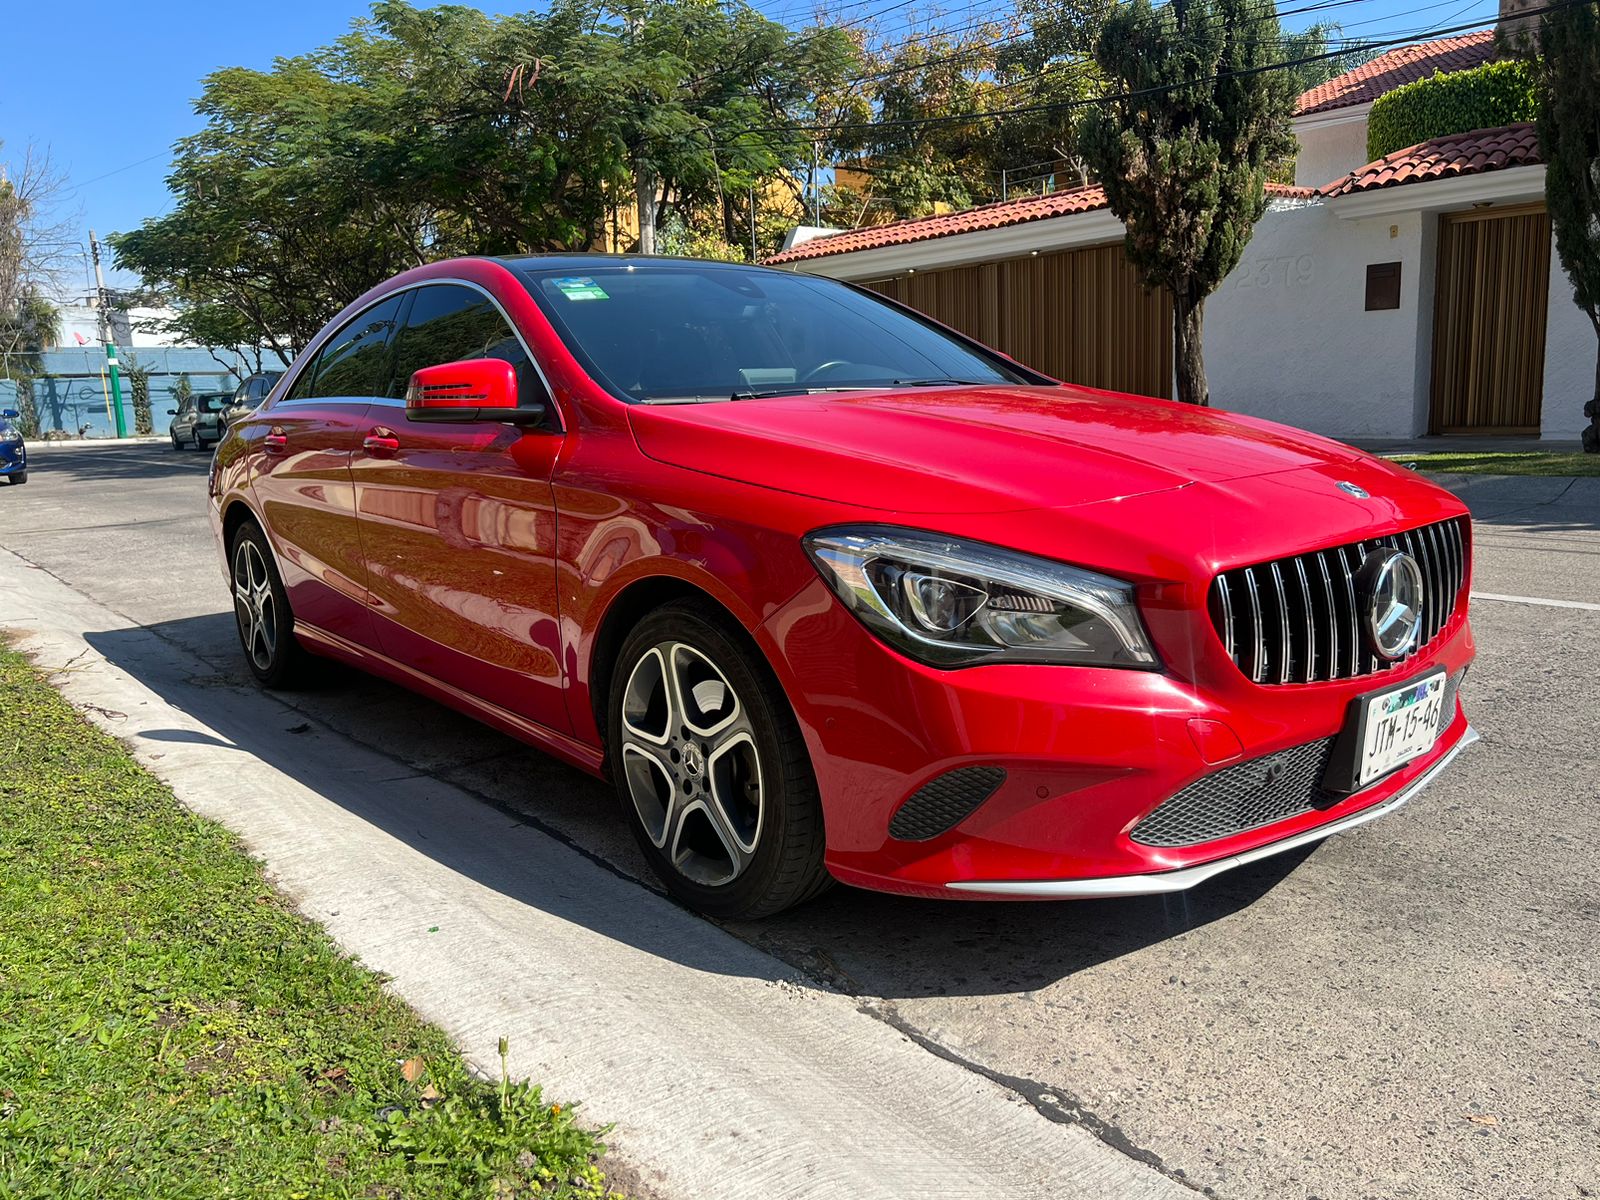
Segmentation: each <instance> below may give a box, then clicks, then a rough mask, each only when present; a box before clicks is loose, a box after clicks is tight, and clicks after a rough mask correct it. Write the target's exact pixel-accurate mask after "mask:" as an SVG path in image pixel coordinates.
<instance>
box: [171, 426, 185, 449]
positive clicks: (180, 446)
mask: <svg viewBox="0 0 1600 1200" xmlns="http://www.w3.org/2000/svg"><path fill="white" fill-rule="evenodd" d="M168 432H169V433H171V431H170V430H169V431H168ZM171 436H172V448H173V449H174V450H182V449H183V443H182V442H180V441H179V440H178V435H177V434H175V433H172V434H171Z"/></svg>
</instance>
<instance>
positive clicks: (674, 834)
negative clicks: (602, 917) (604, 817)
mask: <svg viewBox="0 0 1600 1200" xmlns="http://www.w3.org/2000/svg"><path fill="white" fill-rule="evenodd" d="M621 735H622V736H621V741H622V746H621V759H622V773H623V777H624V782H625V785H626V787H627V790H628V796H629V798H630V799H631V800H632V802H633V806H634V809H635V811H636V812H637V813H638V815H639V820H640V822H641V823H642V824H643V826H644V832H645V835H646V836H647V837H648V838H649V839H650V841H651V843H652V844H653V845H654V846H655V847H656V849H657V850H659V851H661V853H662V854H663V855H665V856H666V858H667V860H668V862H670V863H671V865H672V866H673V868H674V869H675V870H677V871H678V872H679V873H680V874H681V875H682V876H683V877H684V878H685V879H688V880H691V881H693V882H694V883H698V884H700V885H702V886H705V887H722V886H725V885H727V884H730V883H732V882H733V881H734V880H735V879H737V878H738V877H739V876H740V875H742V874H743V873H744V871H745V869H746V868H747V867H748V866H749V865H750V862H751V860H752V859H753V858H754V857H755V854H756V849H757V846H758V844H759V842H760V838H761V832H762V825H763V815H764V813H763V808H764V805H763V801H764V794H763V790H762V780H761V756H760V753H759V751H758V750H757V748H756V738H755V730H754V727H753V726H752V724H751V721H750V716H749V714H748V712H747V710H746V708H745V705H744V704H743V703H742V702H741V700H740V698H739V696H738V694H737V693H736V692H735V691H734V688H733V685H732V684H731V683H729V681H728V677H727V675H725V674H724V673H723V672H722V670H720V669H719V668H718V667H717V665H716V664H715V663H714V662H712V661H711V659H710V658H709V657H707V656H706V654H705V653H704V652H703V651H701V650H699V649H697V648H695V647H694V646H691V645H689V644H687V643H685V642H678V641H667V642H662V643H659V644H657V645H655V646H652V647H651V648H650V649H648V650H647V651H645V653H644V654H642V655H641V656H640V657H639V658H638V660H637V661H636V662H635V664H634V667H633V671H632V672H631V674H630V675H629V677H628V682H627V686H626V687H625V689H624V691H623V696H622V728H621Z"/></svg>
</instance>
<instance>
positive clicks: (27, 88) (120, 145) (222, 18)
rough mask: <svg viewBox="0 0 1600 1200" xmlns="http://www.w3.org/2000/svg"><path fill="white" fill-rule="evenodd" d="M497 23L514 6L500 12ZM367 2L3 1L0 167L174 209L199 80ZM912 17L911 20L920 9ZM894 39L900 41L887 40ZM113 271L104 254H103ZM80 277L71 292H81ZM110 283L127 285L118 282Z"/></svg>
mask: <svg viewBox="0 0 1600 1200" xmlns="http://www.w3.org/2000/svg"><path fill="white" fill-rule="evenodd" d="M756 4H757V7H759V8H762V9H764V10H765V11H767V12H768V13H769V14H770V15H773V16H776V17H779V18H785V19H789V20H791V21H792V20H793V19H794V16H795V14H797V13H804V12H806V11H807V6H805V5H804V4H803V3H801V2H800V0H756ZM841 6H842V7H843V8H844V9H845V12H844V14H843V17H844V19H845V20H846V21H849V20H851V19H853V18H855V17H858V16H862V15H871V14H873V13H875V12H878V11H879V10H884V9H891V10H894V15H892V16H887V15H886V16H885V17H883V18H882V22H883V23H884V24H887V23H888V22H891V21H898V20H903V19H904V17H905V15H906V10H905V8H904V6H903V5H900V4H897V3H892V2H891V0H855V2H851V0H842V5H841V4H840V3H836V4H834V5H831V6H830V7H833V8H836V9H837V8H839V7H841ZM478 7H481V8H485V9H488V10H489V11H504V10H506V9H508V8H512V9H514V8H516V7H518V6H516V5H514V4H507V3H505V2H504V0H502V2H501V3H498V4H480V5H479V6H478ZM942 7H943V8H944V9H945V10H946V11H948V12H949V13H951V14H952V15H951V18H950V19H951V21H952V22H959V21H962V20H970V19H971V17H970V15H962V14H971V13H974V12H982V11H984V10H985V9H986V8H989V7H994V8H997V9H998V8H999V7H1001V3H1000V0H977V2H976V3H974V0H942ZM1278 8H1279V11H1280V12H1281V13H1283V14H1284V25H1285V26H1286V27H1287V28H1291V29H1298V28H1302V27H1304V26H1305V25H1306V24H1307V23H1308V22H1310V21H1313V20H1315V19H1317V18H1319V17H1321V18H1326V19H1332V20H1338V21H1340V22H1342V23H1343V24H1344V25H1345V27H1346V30H1347V33H1348V34H1349V35H1350V36H1353V37H1362V38H1377V37H1392V36H1400V35H1402V34H1405V35H1409V34H1412V33H1416V34H1419V35H1423V36H1425V35H1426V33H1427V31H1428V30H1430V29H1437V28H1445V27H1453V26H1456V25H1461V24H1464V23H1465V22H1468V21H1472V20H1477V19H1488V18H1490V17H1492V16H1493V14H1494V12H1495V9H1496V0H1442V2H1435V0H1279V4H1278ZM367 10H368V5H367V3H366V0H273V2H272V3H270V4H267V3H258V4H245V3H239V2H238V0H209V2H201V0H122V2H121V3H117V4H111V3H105V2H102V0H80V2H78V3H75V4H72V5H70V6H68V7H66V8H61V9H58V8H55V7H54V6H53V5H49V4H38V3H24V0H0V27H3V28H4V29H5V31H6V40H7V41H8V43H9V44H10V46H11V48H12V52H11V53H9V54H8V55H7V56H6V62H5V65H4V67H3V69H0V142H3V143H4V145H3V146H0V161H3V160H5V159H9V158H11V157H12V156H14V155H16V154H17V152H18V151H20V150H21V149H22V148H23V147H24V146H25V145H26V144H27V143H29V142H30V141H31V142H33V143H35V144H36V145H37V146H39V147H43V148H48V149H49V151H50V153H51V155H52V157H53V159H54V162H55V165H56V166H57V168H59V169H60V170H61V171H63V172H64V173H65V174H66V176H67V186H68V188H69V189H71V190H70V192H69V193H68V194H67V195H66V196H65V197H64V198H63V201H64V202H63V204H62V212H61V215H62V216H63V217H68V218H72V219H73V221H74V223H75V224H76V225H78V226H79V227H81V231H82V232H81V234H80V236H81V237H82V238H83V240H84V242H85V244H87V240H88V230H89V229H91V228H92V229H94V230H95V232H96V233H97V234H98V235H99V236H100V237H101V238H102V239H103V238H104V237H105V235H106V234H108V233H111V232H118V231H124V230H128V229H132V228H134V227H136V226H137V225H138V224H139V222H140V221H142V220H143V219H145V218H146V217H153V216H159V215H161V214H162V213H164V212H166V211H168V209H169V208H170V206H171V197H170V196H169V195H168V193H167V190H166V185H165V183H164V182H163V180H164V178H165V176H166V174H167V170H168V167H169V165H170V163H171V146H172V144H173V142H175V141H176V140H177V139H178V138H180V137H183V136H184V135H185V134H188V133H192V132H194V131H195V129H196V128H198V126H199V120H198V118H196V117H195V115H194V110H193V102H194V98H195V97H196V96H198V95H199V93H200V80H201V79H202V78H203V77H204V76H205V75H206V74H208V73H209V72H211V71H213V70H216V69H217V68H219V67H225V66H246V67H254V68H260V69H265V68H267V67H270V66H271V64H272V60H273V59H274V58H276V57H279V56H285V55H294V54H301V53H304V52H305V51H307V50H310V49H313V48H315V47H317V46H321V45H325V44H327V43H328V42H330V41H332V40H333V39H334V38H336V37H338V36H339V35H340V34H341V33H343V32H345V31H346V30H347V29H348V28H349V25H350V22H351V21H352V20H353V19H355V18H356V17H360V16H364V15H365V14H366V12H367ZM913 11H914V10H913ZM885 32H892V31H890V30H885ZM107 263H108V266H109V256H107ZM84 275H86V271H84V270H80V271H76V272H74V274H73V279H72V282H73V286H74V288H76V287H77V286H78V284H79V282H80V281H81V282H82V283H83V285H84V290H88V287H89V286H90V285H89V284H88V282H87V280H86V279H82V278H81V277H82V276H84ZM108 282H110V283H112V285H113V286H116V285H119V284H121V285H126V284H131V283H133V282H135V281H134V280H133V279H132V278H130V277H127V276H123V275H120V274H119V273H116V272H113V273H112V275H111V277H110V278H109V279H108Z"/></svg>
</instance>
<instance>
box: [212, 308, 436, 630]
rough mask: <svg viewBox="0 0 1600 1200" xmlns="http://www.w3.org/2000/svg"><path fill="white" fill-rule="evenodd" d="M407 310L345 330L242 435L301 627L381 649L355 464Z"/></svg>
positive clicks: (384, 311) (381, 311)
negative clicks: (371, 603) (353, 473)
mask: <svg viewBox="0 0 1600 1200" xmlns="http://www.w3.org/2000/svg"><path fill="white" fill-rule="evenodd" d="M404 302H405V296H404V295H403V294H402V295H397V296H392V297H390V298H388V299H386V300H381V301H379V302H378V303H377V304H375V305H372V306H371V307H369V308H367V309H365V310H363V311H362V312H360V313H358V314H357V315H356V316H355V317H353V318H351V319H350V320H349V321H347V322H345V324H344V325H343V326H341V327H340V328H339V329H338V330H336V331H335V332H334V333H333V334H332V335H331V336H330V337H328V338H327V339H326V341H325V342H324V343H323V346H322V349H321V350H320V351H319V352H318V353H317V355H316V356H315V358H314V359H312V360H311V361H310V362H308V363H307V364H306V365H305V367H303V368H302V370H301V371H300V373H299V375H298V376H297V377H296V378H295V380H294V382H293V384H292V385H291V387H290V390H289V392H288V393H287V394H286V395H285V396H284V398H283V399H281V400H279V401H278V402H277V403H276V404H274V405H272V407H270V408H268V409H264V410H258V411H257V412H256V413H255V414H254V415H252V416H250V417H248V418H247V419H246V420H245V422H244V425H243V428H242V429H241V435H242V436H243V437H244V438H245V440H246V442H247V443H248V444H249V445H250V447H251V452H252V456H253V458H254V459H255V462H256V470H255V474H254V478H253V481H252V486H253V488H254V491H255V496H256V502H257V503H258V504H259V505H260V507H261V511H262V514H263V515H264V516H265V518H266V521H267V528H268V530H269V532H270V533H271V535H272V538H273V542H274V545H275V546H276V548H277V551H278V566H279V568H280V569H281V571H282V573H283V581H284V585H285V587H286V588H287V589H288V592H289V604H290V607H292V608H293V609H294V614H295V620H296V622H297V623H303V624H309V625H312V626H315V627H316V628H318V629H320V630H322V631H323V632H325V633H329V634H332V635H333V636H335V637H337V638H342V639H344V640H346V641H349V642H353V643H355V644H357V645H360V646H371V645H373V644H374V639H373V632H372V619H371V615H370V613H369V612H368V602H369V596H368V593H367V569H366V562H365V559H364V557H363V555H362V551H361V542H360V532H359V530H358V528H357V524H356V501H355V484H354V482H353V480H352V479H351V475H350V459H351V456H352V455H353V454H354V453H355V452H356V450H357V449H358V448H359V447H360V445H361V439H362V437H363V435H364V434H365V432H366V428H367V426H366V416H367V410H368V408H369V407H371V405H372V404H373V403H374V402H375V401H377V400H379V399H380V398H381V395H382V393H383V392H385V391H386V390H387V388H388V382H389V347H390V339H391V336H392V334H393V332H394V328H395V325H396V322H397V319H398V317H399V315H400V311H401V306H402V304H403V303H404Z"/></svg>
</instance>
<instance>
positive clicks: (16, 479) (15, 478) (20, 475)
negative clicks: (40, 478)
mask: <svg viewBox="0 0 1600 1200" xmlns="http://www.w3.org/2000/svg"><path fill="white" fill-rule="evenodd" d="M6 478H7V479H9V480H10V481H11V484H12V486H13V487H20V486H21V485H22V484H24V483H27V482H28V473H27V472H26V471H18V472H17V473H16V474H15V475H7V476H6Z"/></svg>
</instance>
